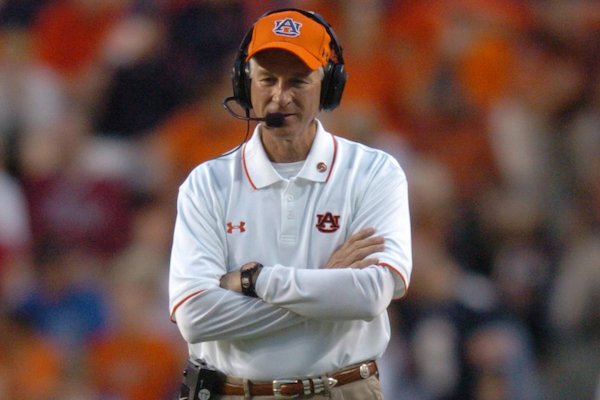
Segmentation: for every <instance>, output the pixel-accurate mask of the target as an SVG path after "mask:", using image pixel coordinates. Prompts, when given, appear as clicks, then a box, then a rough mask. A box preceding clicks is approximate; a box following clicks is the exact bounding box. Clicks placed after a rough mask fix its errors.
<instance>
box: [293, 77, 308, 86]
mask: <svg viewBox="0 0 600 400" xmlns="http://www.w3.org/2000/svg"><path fill="white" fill-rule="evenodd" d="M290 83H291V84H292V86H294V87H303V86H306V85H308V83H309V82H308V81H307V80H306V79H302V78H293V79H291V80H290Z"/></svg>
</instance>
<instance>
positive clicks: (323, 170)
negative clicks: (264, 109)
mask: <svg viewBox="0 0 600 400" xmlns="http://www.w3.org/2000/svg"><path fill="white" fill-rule="evenodd" d="M316 121H317V133H316V135H315V139H314V141H313V144H312V147H311V149H310V151H309V153H308V156H307V158H306V160H305V162H304V166H303V167H302V169H301V170H300V173H299V174H298V178H303V179H307V180H310V181H314V182H327V180H328V178H329V176H330V175H331V171H332V170H333V166H334V163H335V158H336V153H337V142H336V139H335V136H333V135H332V134H331V133H329V132H327V131H325V129H324V128H323V125H322V124H321V122H320V121H319V120H316ZM242 166H243V169H244V174H245V175H246V179H247V180H248V182H249V183H250V185H251V186H252V187H253V188H254V189H261V188H264V187H266V186H269V185H272V184H273V183H275V182H278V181H281V180H283V178H282V177H281V176H279V174H278V173H277V172H276V171H275V169H274V168H273V166H272V165H271V161H270V160H269V157H268V156H267V153H266V151H265V149H264V147H263V144H262V140H261V138H260V126H257V127H256V128H255V129H254V133H253V134H252V137H251V138H250V140H249V141H248V142H247V143H246V144H245V145H244V148H243V150H242Z"/></svg>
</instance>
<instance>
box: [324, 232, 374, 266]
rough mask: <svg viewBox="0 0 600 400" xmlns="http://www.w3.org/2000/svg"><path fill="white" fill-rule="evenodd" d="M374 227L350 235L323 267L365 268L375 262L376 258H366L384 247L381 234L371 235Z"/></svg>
mask: <svg viewBox="0 0 600 400" xmlns="http://www.w3.org/2000/svg"><path fill="white" fill-rule="evenodd" d="M374 234H375V229H374V228H365V229H363V230H361V231H358V232H357V233H355V234H354V235H352V236H350V237H349V238H348V239H347V240H346V241H345V242H344V244H343V245H342V246H341V247H340V248H339V249H337V250H336V251H335V252H334V253H333V254H332V255H331V257H330V258H329V261H327V264H326V265H325V268H359V269H360V268H366V267H368V266H369V265H373V264H377V263H378V262H379V260H378V259H377V258H368V257H369V256H370V255H371V254H373V253H377V252H380V251H383V250H384V249H385V245H384V239H383V237H382V236H373V235H374Z"/></svg>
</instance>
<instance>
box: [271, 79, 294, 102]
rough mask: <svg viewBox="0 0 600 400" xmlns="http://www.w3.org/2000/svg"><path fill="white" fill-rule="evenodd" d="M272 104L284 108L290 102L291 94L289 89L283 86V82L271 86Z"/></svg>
mask: <svg viewBox="0 0 600 400" xmlns="http://www.w3.org/2000/svg"><path fill="white" fill-rule="evenodd" d="M272 99H273V102H275V103H277V104H278V105H279V106H285V105H286V104H288V103H289V102H290V101H291V92H290V89H289V87H287V86H286V85H285V83H284V82H282V81H279V82H277V84H276V85H274V86H273V95H272Z"/></svg>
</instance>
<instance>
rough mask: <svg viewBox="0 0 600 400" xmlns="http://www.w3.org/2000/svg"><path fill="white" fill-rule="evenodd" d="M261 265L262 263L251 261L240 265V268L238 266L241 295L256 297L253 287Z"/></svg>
mask: <svg viewBox="0 0 600 400" xmlns="http://www.w3.org/2000/svg"><path fill="white" fill-rule="evenodd" d="M262 267H263V265H262V264H261V263H258V262H251V263H248V264H244V265H242V268H240V273H241V274H240V281H241V284H242V294H243V295H245V296H250V297H258V295H257V294H256V290H255V288H254V284H255V283H256V278H257V277H258V273H259V271H260V270H261V269H262Z"/></svg>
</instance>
